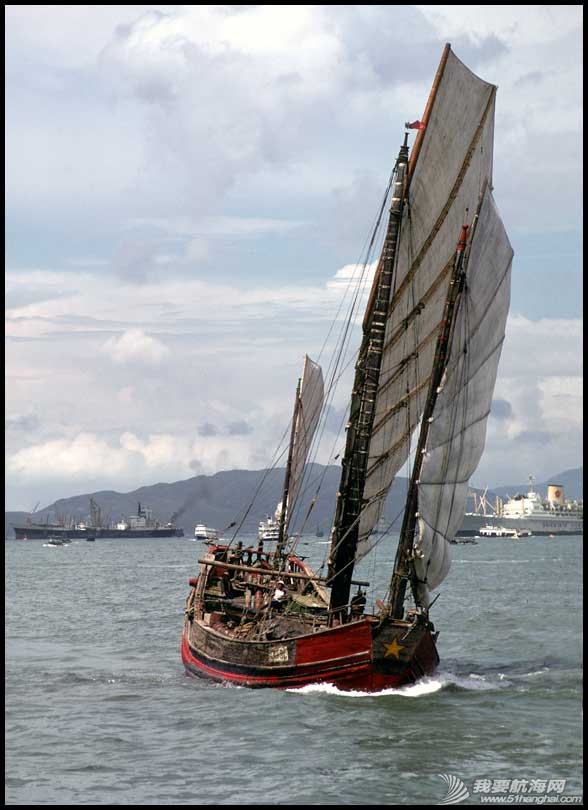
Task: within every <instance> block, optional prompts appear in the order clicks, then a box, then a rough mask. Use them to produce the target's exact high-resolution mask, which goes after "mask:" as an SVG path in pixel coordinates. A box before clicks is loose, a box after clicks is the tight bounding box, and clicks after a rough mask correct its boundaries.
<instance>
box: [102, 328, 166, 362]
mask: <svg viewBox="0 0 588 810" xmlns="http://www.w3.org/2000/svg"><path fill="white" fill-rule="evenodd" d="M102 351H104V352H106V354H108V355H110V356H111V357H112V359H113V360H114V362H115V363H133V362H137V361H138V362H140V363H155V364H158V363H160V362H161V361H162V360H163V359H165V357H167V355H169V349H168V348H167V346H165V345H164V344H163V343H162V342H161V341H159V340H156V339H155V338H153V337H151V336H150V335H147V334H145V332H143V330H142V329H127V331H126V332H123V334H122V335H121V336H120V337H118V338H110V340H107V341H106V343H105V344H104V345H103V347H102Z"/></svg>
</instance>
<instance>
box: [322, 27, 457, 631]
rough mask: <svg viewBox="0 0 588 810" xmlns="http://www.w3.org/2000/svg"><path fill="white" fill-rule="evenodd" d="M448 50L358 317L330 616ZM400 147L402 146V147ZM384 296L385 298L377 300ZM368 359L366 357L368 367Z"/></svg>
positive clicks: (345, 565) (339, 603)
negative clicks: (410, 210)
mask: <svg viewBox="0 0 588 810" xmlns="http://www.w3.org/2000/svg"><path fill="white" fill-rule="evenodd" d="M450 51H451V45H450V44H449V43H447V44H446V45H445V48H444V49H443V53H442V55H441V60H440V62H439V67H438V68H437V73H436V75H435V79H434V81H433V85H432V87H431V91H430V93H429V98H428V99H427V104H426V107H425V112H424V114H423V119H422V123H423V124H424V125H425V127H424V128H423V129H422V130H419V131H418V133H417V137H416V139H415V144H414V148H413V153H412V154H411V156H410V161H408V146H407V136H406V135H405V139H404V145H403V146H402V147H401V150H400V155H399V157H398V161H397V168H398V170H400V168H401V165H402V181H401V185H396V187H395V188H397V189H399V188H400V189H401V192H400V194H398V195H397V194H396V193H394V197H395V198H396V199H393V203H392V207H391V210H390V220H389V224H388V233H387V235H386V240H385V242H384V247H383V250H382V256H381V258H380V261H379V263H378V267H377V269H376V274H375V277H374V283H373V285H372V289H371V292H370V297H369V299H368V305H367V308H366V315H365V318H364V321H363V331H364V337H363V340H362V345H361V348H360V353H359V359H358V362H357V365H356V373H355V381H354V385H353V391H352V395H351V409H350V416H349V422H348V425H347V440H346V445H345V455H344V458H343V460H342V462H341V466H342V471H341V483H340V485H339V492H338V493H337V507H336V511H335V520H334V524H333V530H332V535H331V552H330V557H329V577H330V582H331V585H332V587H331V603H330V610H331V617H332V618H333V617H338V618H341V617H344V615H345V611H346V608H347V605H348V603H349V594H350V590H351V577H352V574H353V566H354V560H355V554H356V551H357V543H358V538H359V518H360V515H361V510H362V508H363V506H364V505H365V504H364V501H363V490H364V486H365V479H366V472H367V459H368V450H369V440H370V435H371V430H372V427H373V420H374V414H375V400H376V394H377V382H378V378H379V371H380V364H381V357H382V349H383V338H384V333H385V325H386V318H387V314H388V307H389V302H390V294H391V289H392V287H391V283H392V273H393V269H394V266H395V260H396V246H397V244H398V239H399V236H400V224H401V220H402V211H403V206H404V201H405V199H406V198H407V196H408V188H409V184H410V182H411V180H412V177H413V175H414V170H415V166H416V163H417V158H418V156H419V153H420V150H421V145H422V141H423V138H424V137H425V135H426V126H427V124H428V122H429V118H430V116H431V111H432V109H433V106H434V103H435V99H436V97H437V91H438V88H439V84H440V82H441V79H442V77H443V73H444V71H445V65H446V63H447V59H448V57H449V53H450ZM403 150H406V152H404V151H403ZM401 157H402V160H403V161H404V163H403V164H401V163H400V161H401ZM398 180H399V178H398V177H397V181H398ZM384 299H385V304H384V305H383V306H382V302H383V300H384ZM369 361H371V362H370V364H369V367H368V362H369ZM374 380H375V385H374Z"/></svg>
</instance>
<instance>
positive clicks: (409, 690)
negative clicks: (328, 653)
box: [287, 678, 445, 698]
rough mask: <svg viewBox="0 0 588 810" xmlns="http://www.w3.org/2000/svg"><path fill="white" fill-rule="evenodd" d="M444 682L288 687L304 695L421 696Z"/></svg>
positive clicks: (430, 679)
mask: <svg viewBox="0 0 588 810" xmlns="http://www.w3.org/2000/svg"><path fill="white" fill-rule="evenodd" d="M444 685H445V684H444V682H443V680H442V679H439V678H423V679H422V680H420V681H418V683H413V684H410V686H401V687H399V688H398V689H382V690H381V691H380V692H359V691H351V692H349V691H344V690H342V689H338V688H337V687H336V686H335V685H334V684H332V683H311V684H308V686H302V687H300V689H288V690H287V691H288V692H298V693H299V694H302V695H310V694H313V693H318V694H323V695H341V696H342V697H351V698H362V697H368V698H370V697H372V698H373V697H382V695H397V696H398V697H421V696H422V695H430V694H432V693H433V692H438V691H439V690H440V689H442V688H443V686H444Z"/></svg>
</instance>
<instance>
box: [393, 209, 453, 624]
mask: <svg viewBox="0 0 588 810" xmlns="http://www.w3.org/2000/svg"><path fill="white" fill-rule="evenodd" d="M468 227H469V226H468V225H464V226H463V228H462V231H461V235H460V239H459V243H458V246H457V251H456V255H455V263H454V267H453V273H452V276H451V281H450V283H449V289H448V291H447V298H446V300H445V308H444V311H443V320H442V322H441V323H442V325H441V330H440V332H439V336H438V338H437V346H436V348H435V359H434V361H433V373H432V375H431V382H430V385H429V393H428V395H427V401H426V403H425V407H424V410H423V416H422V421H421V430H420V433H419V441H418V444H417V448H416V453H415V459H414V465H413V469H412V475H411V479H410V484H409V487H408V494H407V496H406V506H405V508H404V517H403V520H402V528H401V530H400V538H399V540H398V548H397V550H396V559H395V561H394V572H393V574H392V580H391V582H390V599H389V606H390V615H391V616H392V617H394V618H402V617H403V616H404V597H405V595H406V586H407V583H408V580H409V578H410V579H412V580H413V581H412V585H413V593H414V595H415V601H416V587H415V584H416V583H415V582H414V576H415V575H414V570H413V566H412V564H411V554H412V547H413V542H414V533H415V529H416V521H417V510H418V481H419V479H420V475H421V468H422V464H423V458H424V454H425V449H426V446H427V438H428V435H429V427H430V425H431V417H432V416H433V411H434V409H435V404H436V402H437V397H438V395H439V387H440V385H441V380H442V379H443V374H444V372H445V369H446V367H447V359H448V357H449V351H450V348H451V337H452V334H453V324H454V323H455V316H456V313H457V304H458V301H459V297H460V293H461V291H462V289H463V284H464V280H465V267H464V256H465V247H466V239H467V234H468Z"/></svg>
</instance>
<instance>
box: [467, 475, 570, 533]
mask: <svg viewBox="0 0 588 810" xmlns="http://www.w3.org/2000/svg"><path fill="white" fill-rule="evenodd" d="M489 522H490V523H495V524H497V525H500V526H501V527H502V528H504V529H516V530H517V531H529V532H531V534H533V535H544V536H549V535H560V534H584V503H583V501H582V500H577V501H576V500H567V499H566V498H565V494H564V488H563V486H561V485H560V484H549V485H548V486H547V497H542V496H541V494H540V493H539V492H538V491H537V490H536V489H535V479H534V477H533V476H532V475H530V476H529V489H528V491H527V493H526V494H524V495H520V494H517V495H515V496H514V497H512V498H508V499H507V501H506V502H503V501H502V500H501V499H500V498H497V499H496V506H495V507H489V504H488V502H487V501H486V499H485V497H482V498H480V499H479V500H477V501H476V502H475V511H474V512H466V514H465V516H464V521H463V523H462V526H461V529H460V530H459V531H458V532H457V536H458V537H474V536H480V529H482V528H483V527H484V526H486V525H487V524H488V523H489Z"/></svg>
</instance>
